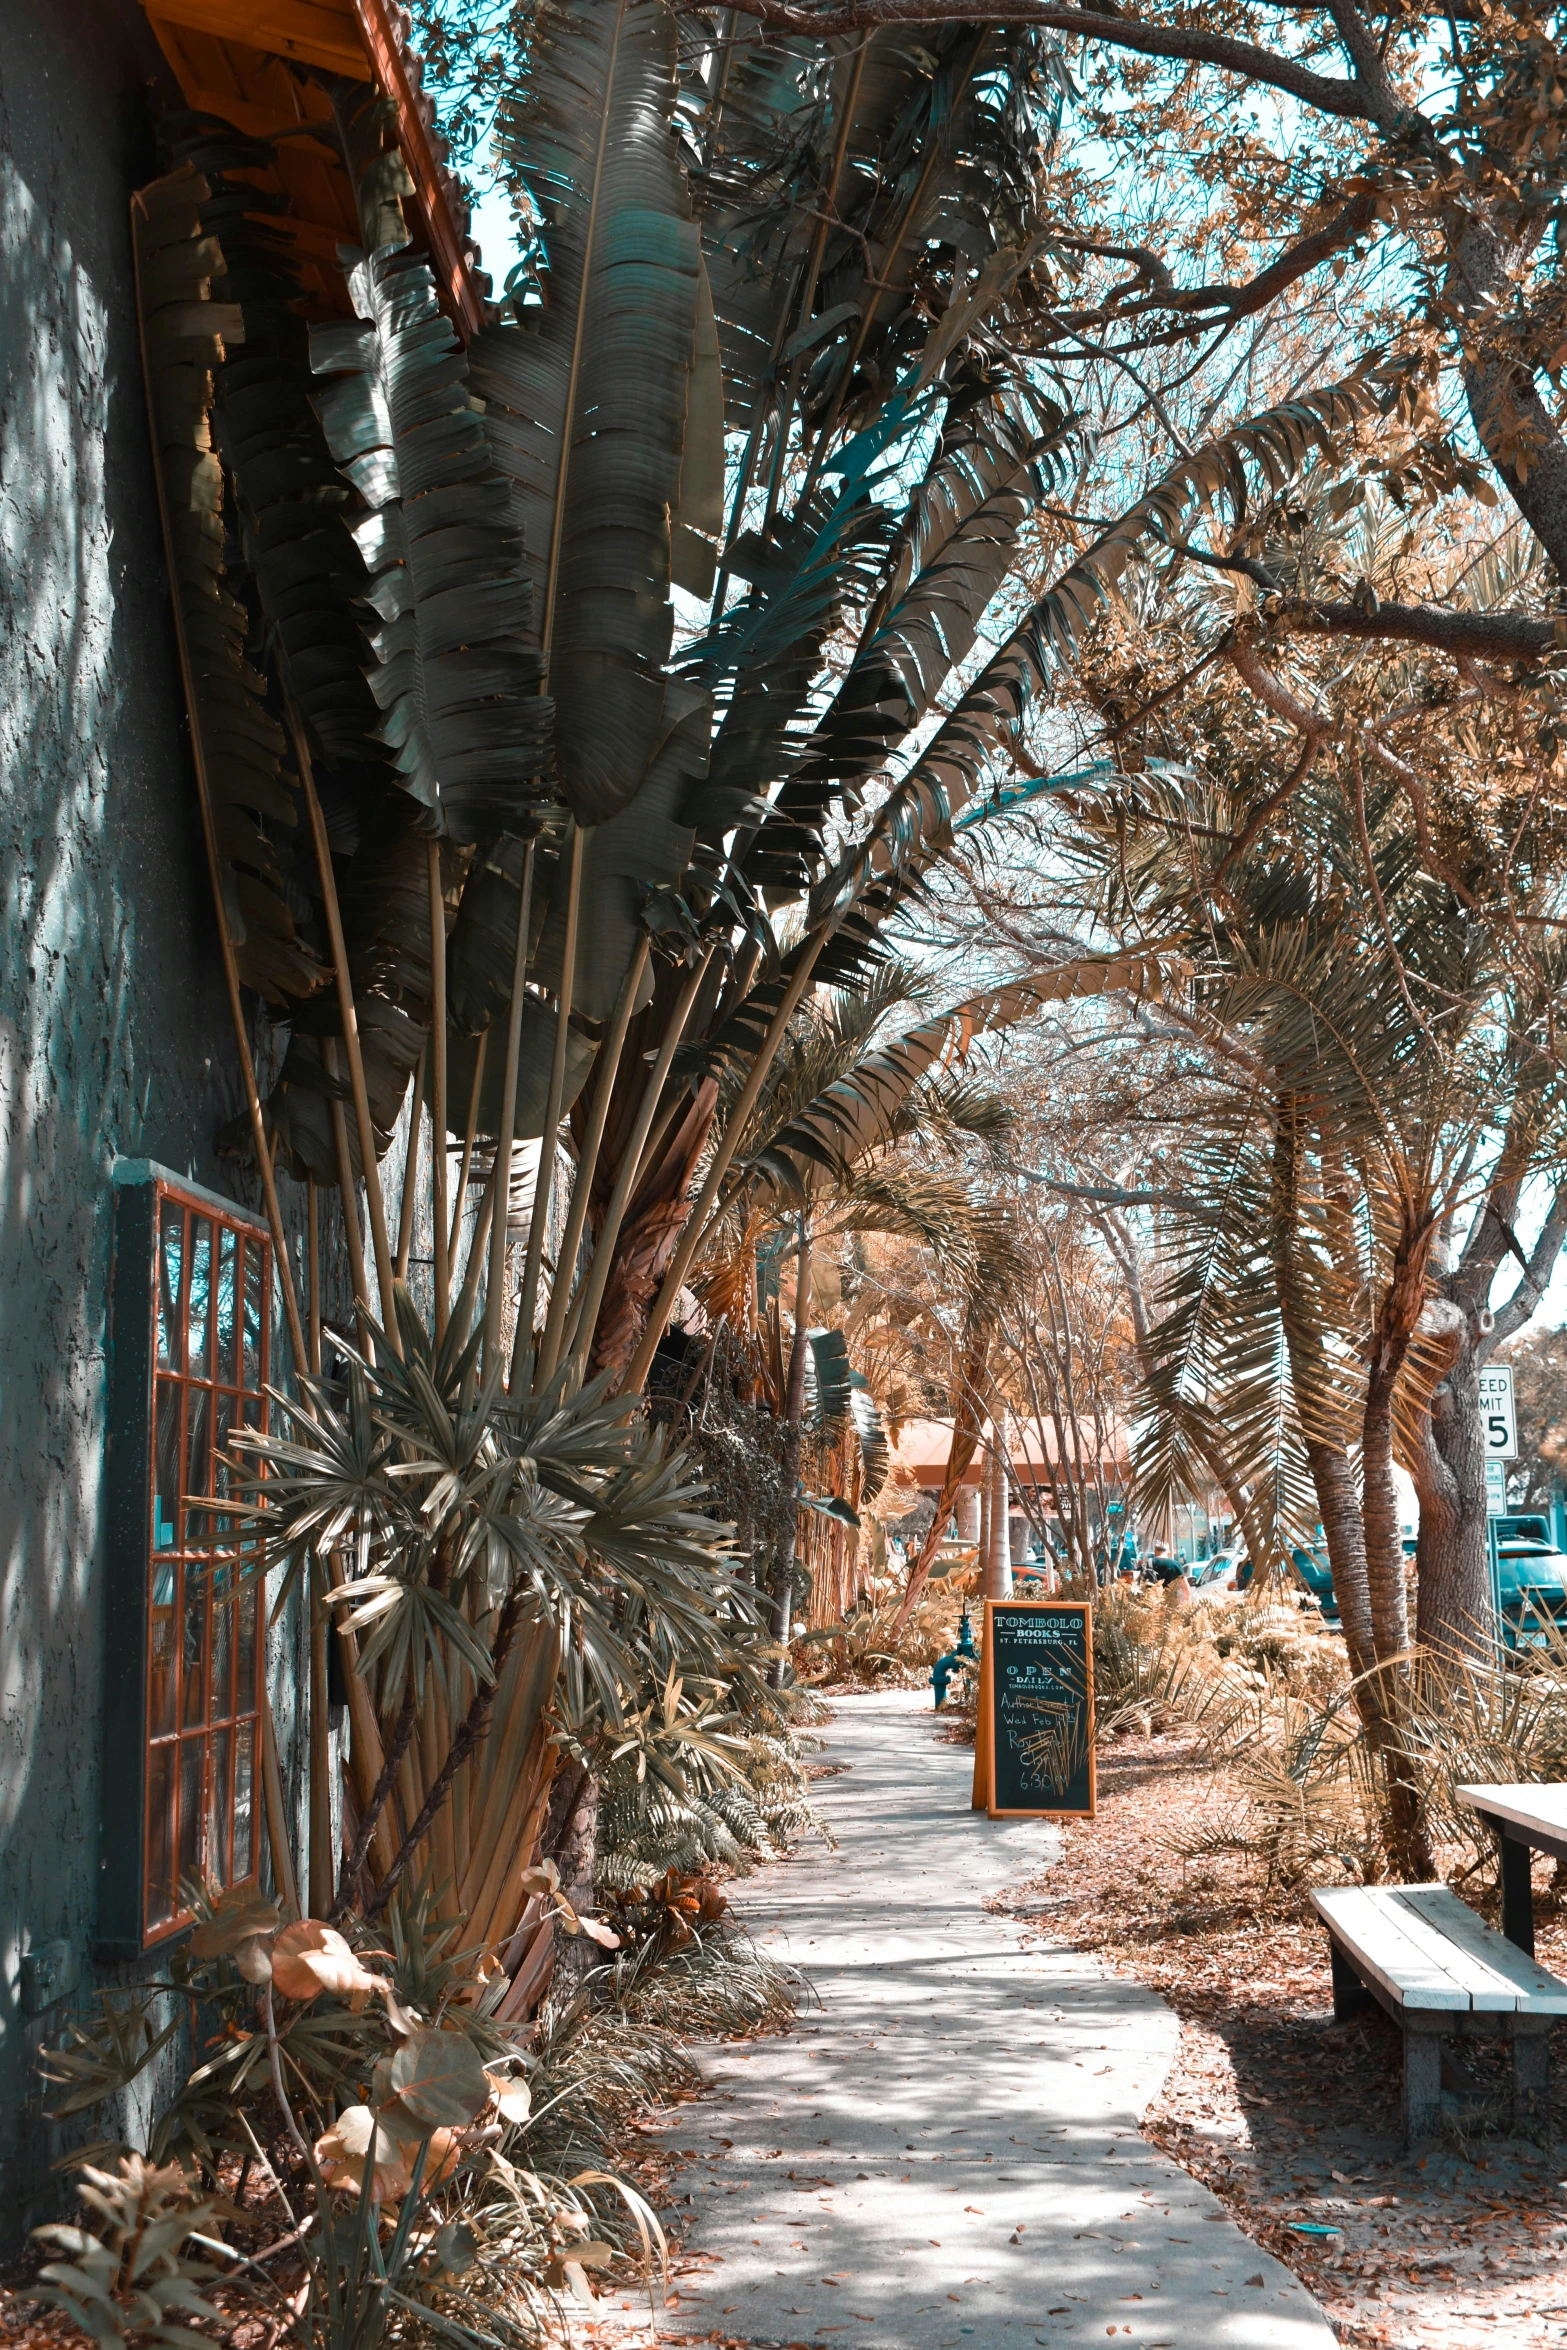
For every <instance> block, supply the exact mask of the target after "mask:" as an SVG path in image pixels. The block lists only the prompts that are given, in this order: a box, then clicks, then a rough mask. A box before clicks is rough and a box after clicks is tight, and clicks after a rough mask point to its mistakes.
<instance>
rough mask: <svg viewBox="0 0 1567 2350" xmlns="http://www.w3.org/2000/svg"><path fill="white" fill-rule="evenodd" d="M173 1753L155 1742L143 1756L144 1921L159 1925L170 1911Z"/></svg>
mask: <svg viewBox="0 0 1567 2350" xmlns="http://www.w3.org/2000/svg"><path fill="white" fill-rule="evenodd" d="M174 1755H175V1749H174V1747H173V1746H172V1745H171V1746H155V1747H154V1748H153V1749H152V1751H151V1753H150V1754H149V1755H148V1757H147V1923H148V1925H149V1926H161V1925H163V1924H165V1923H166V1922H167V1920H168V1919H170V1918H171V1917H172V1916H173V1915H174V1837H173V1809H174V1784H173V1782H174Z"/></svg>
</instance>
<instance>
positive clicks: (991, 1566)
mask: <svg viewBox="0 0 1567 2350" xmlns="http://www.w3.org/2000/svg"><path fill="white" fill-rule="evenodd" d="M988 1470H989V1489H990V1541H989V1545H988V1547H987V1550H986V1553H985V1584H984V1590H985V1597H986V1598H987V1599H1010V1598H1011V1596H1012V1546H1011V1544H1010V1542H1009V1541H1008V1539H1007V1413H1006V1406H1005V1404H1003V1403H1000V1402H998V1403H997V1405H996V1408H995V1413H994V1416H993V1417H992V1419H991V1423H990V1459H989V1463H988Z"/></svg>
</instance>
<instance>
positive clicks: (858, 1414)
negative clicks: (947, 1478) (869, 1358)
mask: <svg viewBox="0 0 1567 2350" xmlns="http://www.w3.org/2000/svg"><path fill="white" fill-rule="evenodd" d="M849 1387H850V1395H849V1411H850V1414H851V1416H852V1418H853V1421H854V1433H855V1435H856V1436H857V1437H858V1438H859V1440H860V1507H861V1509H869V1507H870V1505H871V1503H872V1502H873V1501H874V1500H875V1499H876V1497H877V1495H878V1494H879V1493H880V1492H881V1489H882V1487H883V1486H884V1485H885V1484H886V1482H887V1479H888V1476H889V1475H890V1473H891V1470H892V1447H891V1445H890V1444H889V1443H888V1442H887V1431H886V1428H885V1427H884V1425H883V1423H882V1416H881V1406H880V1404H879V1403H878V1402H877V1401H876V1398H875V1396H874V1395H873V1394H872V1393H871V1386H870V1381H869V1380H868V1379H867V1378H866V1377H865V1376H864V1374H863V1373H862V1372H860V1371H851V1372H850V1374H849Z"/></svg>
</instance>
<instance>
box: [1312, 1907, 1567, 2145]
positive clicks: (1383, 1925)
mask: <svg viewBox="0 0 1567 2350" xmlns="http://www.w3.org/2000/svg"><path fill="white" fill-rule="evenodd" d="M1311 1898H1312V1903H1313V1905H1314V1907H1315V1908H1316V1911H1317V1914H1318V1916H1319V1917H1320V1918H1321V1920H1322V1922H1323V1924H1324V1925H1325V1926H1326V1927H1327V1930H1328V1941H1329V1945H1330V1948H1331V1951H1332V1958H1333V2013H1334V2014H1335V2015H1336V2016H1347V2015H1352V2014H1353V2013H1354V2012H1355V2010H1356V2009H1357V2008H1359V2007H1363V2006H1364V2005H1365V2003H1366V2000H1367V1998H1368V1997H1369V1998H1372V1999H1375V2000H1377V2001H1378V2002H1379V2004H1380V2005H1381V2006H1383V2007H1385V2008H1386V2009H1387V2012H1388V2014H1389V2015H1390V2016H1391V2017H1392V2018H1393V2020H1394V2022H1395V2023H1397V2024H1399V2025H1401V2026H1402V2028H1403V2034H1404V2143H1405V2146H1406V2147H1411V2146H1414V2145H1416V2144H1418V2143H1419V2142H1420V2141H1421V2140H1422V2139H1425V2138H1429V2137H1431V2136H1433V2135H1434V2133H1435V2132H1436V2130H1437V2129H1438V2127H1439V2126H1440V2123H1441V2119H1442V2043H1443V2041H1444V2040H1445V2039H1448V2038H1453V2037H1462V2038H1467V2039H1478V2038H1493V2039H1494V2038H1498V2037H1500V2038H1502V2039H1506V2040H1509V2041H1510V2042H1511V2043H1512V2060H1513V2061H1512V2098H1511V2104H1510V2110H1509V2113H1508V2116H1507V2120H1508V2124H1509V2126H1510V2127H1511V2128H1512V2129H1513V2130H1515V2131H1529V2130H1531V2129H1536V2128H1540V2127H1543V2125H1544V2122H1545V2117H1546V2112H1547V2107H1548V2101H1549V2090H1550V2038H1549V2034H1550V2029H1551V2026H1552V2024H1553V2023H1555V2022H1556V2021H1557V2019H1558V2018H1559V2017H1561V2016H1567V1983H1561V1982H1558V1981H1557V1979H1556V1977H1555V1976H1554V1975H1550V1974H1547V1973H1546V1971H1545V1969H1544V1967H1542V1966H1536V1964H1535V1962H1534V1960H1533V1959H1532V1958H1530V1957H1528V1956H1527V1955H1526V1954H1525V1953H1524V1952H1523V1951H1521V1950H1519V1949H1518V1948H1517V1947H1516V1946H1515V1945H1514V1944H1513V1943H1511V1942H1509V1941H1507V1940H1506V1939H1505V1938H1504V1937H1503V1936H1502V1935H1500V1934H1497V1933H1493V1931H1492V1929H1491V1928H1490V1927H1489V1926H1488V1925H1487V1924H1486V1923H1485V1920H1484V1919H1483V1918H1479V1917H1476V1915H1475V1913H1474V1911H1473V1910H1472V1909H1470V1908H1469V1907H1468V1906H1467V1904H1466V1903H1464V1902H1462V1901H1460V1900H1459V1898H1458V1896H1457V1894H1456V1893H1454V1892H1453V1891H1452V1890H1451V1889H1450V1887H1448V1886H1446V1885H1351V1886H1344V1887H1342V1888H1336V1889H1335V1890H1333V1891H1332V1892H1325V1893H1313V1895H1312V1897H1311Z"/></svg>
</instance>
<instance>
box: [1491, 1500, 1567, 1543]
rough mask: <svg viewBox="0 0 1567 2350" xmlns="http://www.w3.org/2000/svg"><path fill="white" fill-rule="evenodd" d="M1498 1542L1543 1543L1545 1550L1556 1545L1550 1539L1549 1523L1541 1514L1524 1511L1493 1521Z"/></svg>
mask: <svg viewBox="0 0 1567 2350" xmlns="http://www.w3.org/2000/svg"><path fill="white" fill-rule="evenodd" d="M1493 1524H1494V1525H1495V1527H1496V1539H1497V1541H1498V1542H1543V1543H1544V1545H1545V1547H1546V1549H1547V1550H1554V1549H1555V1547H1556V1545H1555V1543H1554V1542H1553V1541H1552V1539H1551V1521H1550V1519H1549V1518H1547V1517H1545V1516H1544V1515H1543V1514H1541V1513H1539V1512H1537V1511H1534V1510H1526V1511H1522V1512H1515V1513H1513V1514H1512V1515H1510V1516H1507V1517H1501V1518H1497V1519H1494V1520H1493Z"/></svg>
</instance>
